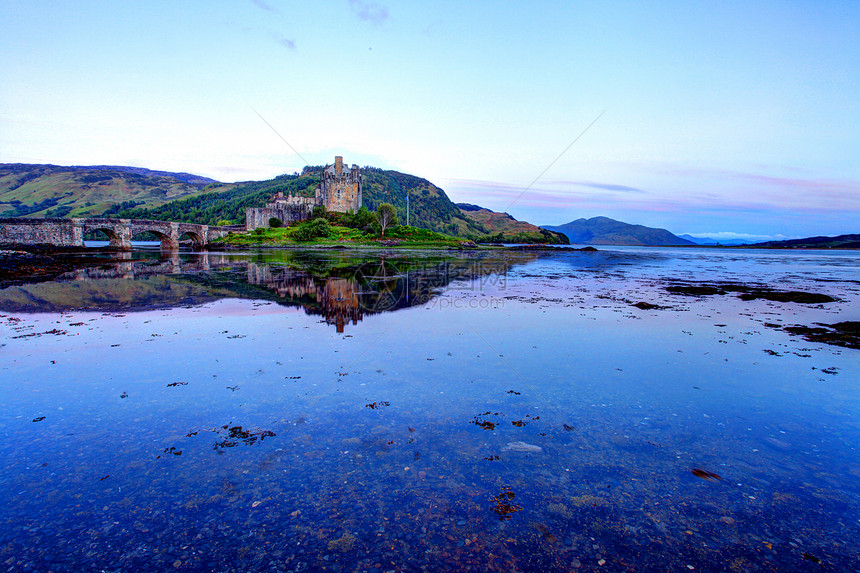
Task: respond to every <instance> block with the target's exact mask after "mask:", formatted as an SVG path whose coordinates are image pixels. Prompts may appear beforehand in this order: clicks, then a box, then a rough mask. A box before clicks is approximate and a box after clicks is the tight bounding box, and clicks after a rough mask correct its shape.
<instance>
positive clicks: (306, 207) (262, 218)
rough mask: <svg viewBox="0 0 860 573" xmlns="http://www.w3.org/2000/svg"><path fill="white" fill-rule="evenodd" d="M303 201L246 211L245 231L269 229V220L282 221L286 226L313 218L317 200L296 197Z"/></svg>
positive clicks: (252, 208) (269, 205)
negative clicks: (261, 228) (273, 218)
mask: <svg viewBox="0 0 860 573" xmlns="http://www.w3.org/2000/svg"><path fill="white" fill-rule="evenodd" d="M292 199H304V200H303V201H290V202H276V203H269V204H268V205H266V206H265V207H250V208H248V209H246V210H245V229H246V230H247V231H253V230H254V229H256V228H257V227H268V226H269V219H271V218H272V217H275V218H276V219H280V220H281V222H282V223H283V224H284V225H289V224H290V223H292V222H294V221H302V220H304V219H307V218H308V217H310V216H311V214H312V213H313V210H314V206H315V205H316V200H314V199H311V198H310V197H301V198H298V197H295V198H292Z"/></svg>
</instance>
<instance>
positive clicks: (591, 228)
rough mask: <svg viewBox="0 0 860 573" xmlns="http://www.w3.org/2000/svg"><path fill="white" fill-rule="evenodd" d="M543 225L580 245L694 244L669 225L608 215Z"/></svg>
mask: <svg viewBox="0 0 860 573" xmlns="http://www.w3.org/2000/svg"><path fill="white" fill-rule="evenodd" d="M541 228H543V229H548V230H550V231H556V232H560V233H564V234H565V235H567V238H568V239H570V242H571V244H578V245H641V246H669V245H672V246H674V245H695V243H693V242H692V241H688V240H686V239H682V238H681V237H678V236H677V235H674V234H673V233H671V232H669V231H667V230H666V229H660V228H656V227H646V226H645V225H634V224H631V223H625V222H623V221H617V220H615V219H610V218H609V217H592V218H591V219H584V218H580V219H575V220H573V221H570V222H569V223H565V224H563V225H542V226H541Z"/></svg>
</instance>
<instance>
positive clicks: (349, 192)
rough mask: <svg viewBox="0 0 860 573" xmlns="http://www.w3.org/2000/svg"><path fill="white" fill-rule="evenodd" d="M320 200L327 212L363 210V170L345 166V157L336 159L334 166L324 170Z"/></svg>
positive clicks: (356, 166) (355, 166)
mask: <svg viewBox="0 0 860 573" xmlns="http://www.w3.org/2000/svg"><path fill="white" fill-rule="evenodd" d="M318 197H319V200H320V202H321V204H322V205H325V208H326V211H339V212H341V213H346V212H348V211H352V212H356V211H358V210H359V209H360V208H361V169H359V168H358V165H353V166H352V167H349V166H345V165H344V164H343V157H341V156H339V155H338V156H337V157H335V158H334V165H326V166H325V169H323V172H322V177H321V181H320V188H319V195H318Z"/></svg>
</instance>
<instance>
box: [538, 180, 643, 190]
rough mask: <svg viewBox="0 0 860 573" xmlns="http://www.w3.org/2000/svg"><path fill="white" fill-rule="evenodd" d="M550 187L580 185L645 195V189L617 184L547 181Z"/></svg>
mask: <svg viewBox="0 0 860 573" xmlns="http://www.w3.org/2000/svg"><path fill="white" fill-rule="evenodd" d="M546 183H547V184H549V185H579V186H581V187H590V188H591V189H602V190H603V191H621V192H624V193H645V190H644V189H639V188H637V187H629V186H627V185H617V184H615V183H598V182H595V181H547V182H546Z"/></svg>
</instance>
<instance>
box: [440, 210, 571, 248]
mask: <svg viewBox="0 0 860 573" xmlns="http://www.w3.org/2000/svg"><path fill="white" fill-rule="evenodd" d="M456 205H457V207H459V208H460V211H462V212H463V214H464V215H465V216H466V217H467V218H469V219H471V220H472V221H474V222H475V223H476V224H477V225H478V226H480V228H481V229H482V230H483V232H484V233H486V234H487V235H490V236H491V237H490V240H493V241H495V242H498V243H549V244H562V245H564V244H567V243H568V239H567V236H566V235H565V234H564V233H559V232H556V231H550V230H547V229H541V228H540V227H538V226H537V225H532V224H531V223H526V222H525V221H517V220H516V219H514V218H513V217H511V216H510V215H509V214H508V213H499V212H496V211H492V210H490V209H486V208H484V207H479V206H478V205H472V204H471V203H457V204H456Z"/></svg>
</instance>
